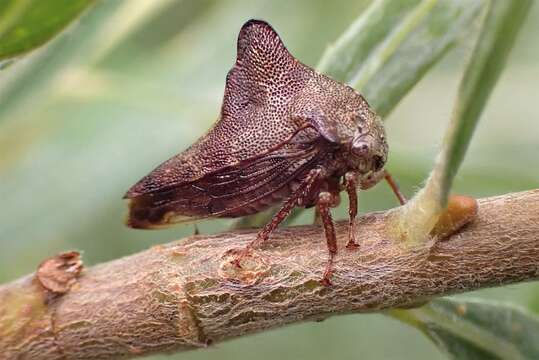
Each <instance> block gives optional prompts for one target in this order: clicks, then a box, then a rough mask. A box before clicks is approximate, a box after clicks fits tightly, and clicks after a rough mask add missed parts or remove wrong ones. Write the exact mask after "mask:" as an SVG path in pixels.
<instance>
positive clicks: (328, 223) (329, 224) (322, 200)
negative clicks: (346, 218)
mask: <svg viewBox="0 0 539 360" xmlns="http://www.w3.org/2000/svg"><path fill="white" fill-rule="evenodd" d="M334 202H335V199H334V195H333V194H331V193H330V192H328V191H322V192H321V193H320V194H319V195H318V202H317V203H316V207H317V209H318V211H319V213H320V218H321V219H322V224H323V225H324V233H325V235H326V241H327V246H328V252H329V259H328V262H327V264H326V270H325V271H324V276H323V278H322V280H321V281H320V282H321V283H322V284H323V285H326V286H329V285H331V281H330V279H331V274H332V273H333V258H334V257H335V254H337V237H336V235H335V226H334V225H333V219H332V218H331V212H330V210H329V209H330V207H331V204H332V203H334Z"/></svg>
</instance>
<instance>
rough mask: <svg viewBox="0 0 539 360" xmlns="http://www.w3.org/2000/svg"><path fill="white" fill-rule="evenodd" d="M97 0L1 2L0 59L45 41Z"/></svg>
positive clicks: (19, 0)
mask: <svg viewBox="0 0 539 360" xmlns="http://www.w3.org/2000/svg"><path fill="white" fill-rule="evenodd" d="M93 3H94V1H93V0H69V1H66V0H47V1H39V0H4V1H1V2H0V61H1V60H3V59H6V58H10V57H13V56H16V55H19V54H21V53H24V52H27V51H29V50H32V49H34V48H35V47H38V46H40V45H41V44H43V43H45V42H46V41H47V40H49V39H50V38H52V37H53V36H54V35H56V34H57V33H58V32H60V31H61V30H62V29H63V28H64V27H66V26H67V25H68V24H69V23H70V22H72V21H73V20H74V19H76V18H77V17H78V16H79V15H80V13H81V12H82V11H83V10H84V9H86V8H87V7H89V6H90V5H91V4H93Z"/></svg>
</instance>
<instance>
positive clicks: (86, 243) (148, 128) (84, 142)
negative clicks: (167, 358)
mask: <svg viewBox="0 0 539 360" xmlns="http://www.w3.org/2000/svg"><path fill="white" fill-rule="evenodd" d="M368 3H369V2H368V1H346V0H334V1H332V2H329V1H323V0H317V1H311V0H300V1H293V2H292V1H269V0H268V1H248V0H232V1H211V0H196V1H195V0H183V1H181V0H154V1H146V0H129V1H127V0H124V1H111V0H109V1H100V2H97V3H96V5H95V6H94V7H92V8H91V9H90V11H88V12H87V13H86V14H85V15H84V16H83V17H82V18H81V19H80V20H78V21H76V23H75V24H72V25H71V26H70V27H69V29H68V30H67V32H66V33H64V34H63V35H62V36H60V37H58V38H56V39H55V40H54V41H53V42H52V43H50V44H49V45H47V46H46V47H45V48H43V49H41V50H38V51H37V52H34V53H32V54H31V55H30V56H26V57H24V58H21V59H19V60H18V61H15V62H14V63H13V64H11V65H10V66H5V68H4V69H3V70H2V71H0V202H1V204H2V206H1V207H0V282H7V281H10V280H13V279H15V278H17V277H19V276H21V275H24V274H26V273H29V272H32V271H33V270H34V269H35V267H36V265H37V264H38V263H39V262H40V261H41V260H42V259H43V258H45V257H48V256H51V255H53V254H55V253H56V252H59V251H63V250H69V249H76V250H80V251H82V252H83V255H84V262H85V264H86V265H87V266H88V265H92V264H95V263H98V262H103V261H108V260H111V259H115V258H118V257H121V256H125V255H128V254H131V253H134V252H137V251H140V250H143V249H146V248H148V247H150V246H152V245H154V244H157V243H161V242H167V241H171V240H175V239H179V238H181V237H183V236H186V235H189V234H191V233H192V232H193V227H192V226H186V227H177V228H173V229H170V230H161V231H140V230H138V231H137V230H131V229H128V228H126V227H125V226H124V225H123V218H124V216H125V203H124V202H123V201H122V199H121V197H122V195H123V194H124V192H125V191H126V190H127V189H128V188H129V186H130V185H132V184H133V183H134V182H135V181H137V180H138V179H139V178H140V177H142V176H143V175H145V174H146V173H147V172H149V171H150V170H151V169H152V168H153V167H155V166H156V165H158V164H159V163H160V162H162V161H163V160H165V159H167V158H169V157H170V156H172V155H174V154H176V153H178V152H179V151H181V150H182V149H184V148H185V147H187V146H188V145H189V144H190V143H191V142H193V141H194V140H195V139H196V138H198V137H199V136H200V135H202V134H203V133H204V132H205V131H206V130H207V129H208V127H210V126H211V124H212V123H213V122H214V121H215V119H216V117H217V114H218V112H219V108H220V102H221V99H222V94H223V88H224V80H225V76H226V73H227V71H228V69H229V68H230V67H231V66H232V64H233V62H234V56H235V41H236V36H237V33H238V31H239V29H240V27H241V25H242V24H243V22H245V21H246V20H247V19H250V18H262V19H265V20H267V21H269V22H270V23H271V24H272V25H273V26H274V27H275V28H276V29H277V31H278V32H279V33H280V34H281V36H282V38H283V40H284V42H285V44H286V45H287V47H288V48H289V50H290V51H291V52H292V53H293V54H294V55H295V56H296V57H297V58H298V59H300V60H301V61H302V62H304V63H306V64H308V65H311V66H314V65H316V63H317V62H318V59H319V58H320V55H321V53H322V51H323V50H324V48H325V47H326V45H328V44H329V43H330V42H331V41H333V40H334V39H336V38H337V36H338V35H339V34H340V33H341V32H342V31H343V30H344V29H346V27H347V26H348V25H349V24H350V23H351V22H352V21H353V20H354V19H355V18H356V17H357V16H358V14H360V13H361V11H362V10H363V9H364V8H365V7H366V6H367V5H368ZM475 30H477V29H476V28H471V29H470V34H473V33H474V31H475ZM538 32H539V7H538V6H534V7H532V13H531V14H530V15H529V18H528V20H527V23H526V25H525V26H524V28H523V30H522V33H521V36H520V37H519V38H518V42H517V44H516V46H515V49H514V51H513V53H512V55H511V57H510V60H509V64H508V66H507V68H506V70H505V72H504V74H503V75H502V78H501V80H500V82H499V84H498V86H497V88H496V90H495V92H494V94H493V96H492V97H491V99H490V102H489V105H488V107H487V110H486V112H485V113H484V115H483V118H482V121H481V122H480V124H479V127H478V129H477V132H476V134H475V137H474V139H473V142H472V146H471V147H470V149H469V152H468V155H467V158H466V160H465V162H464V164H463V166H462V169H461V171H460V173H459V175H458V177H457V179H456V183H455V186H454V191H455V192H458V193H464V194H469V195H472V196H476V197H482V196H491V195H497V194H503V193H507V192H514V191H521V190H526V189H531V188H537V187H539V186H538V185H539V108H538V107H537V105H538V103H537V100H539V86H538V83H539V81H538V80H539V62H538V59H539V42H538V41H537V33H538ZM472 47H473V36H468V37H465V38H463V39H462V41H461V42H460V46H459V47H457V48H455V49H453V50H452V51H451V52H450V53H449V54H448V56H446V58H445V59H444V60H443V61H442V62H441V63H439V64H438V65H436V66H435V68H434V69H432V70H431V71H430V72H429V73H428V74H427V76H426V77H425V78H424V79H423V80H422V81H421V82H420V83H419V85H418V86H416V88H414V89H413V91H412V92H411V93H410V94H409V95H408V96H407V97H406V98H405V99H404V100H403V101H402V103H401V104H400V105H399V106H398V107H397V109H396V110H395V111H394V112H393V113H392V114H391V116H389V118H388V119H386V120H387V121H386V123H387V132H388V138H389V143H390V161H389V165H388V169H390V170H391V172H392V173H393V174H394V176H395V177H396V178H397V179H398V180H399V182H400V184H401V187H402V188H403V190H404V192H405V193H407V194H409V195H410V194H412V193H413V192H414V190H415V189H417V188H418V187H419V186H420V185H421V183H422V181H423V180H424V179H425V177H426V175H427V174H428V171H429V169H430V168H431V166H432V164H433V161H434V158H435V156H436V153H437V149H438V146H439V144H440V142H441V138H442V135H443V131H444V130H445V127H446V124H447V121H448V119H449V117H450V115H451V111H452V106H453V101H454V98H455V93H456V88H457V84H458V81H459V79H460V75H461V73H462V67H463V60H464V59H465V58H466V57H467V56H468V55H467V54H468V53H469V51H470V50H471V48H472ZM343 205H344V206H341V208H339V209H338V210H337V211H336V217H341V218H344V217H345V215H346V209H345V206H346V202H345V204H343ZM395 205H396V203H395V199H394V198H393V196H392V195H391V194H390V192H389V190H388V189H387V186H384V185H381V186H377V187H375V188H374V189H372V190H370V191H368V192H364V193H362V194H361V195H360V207H361V211H363V212H366V211H372V210H381V209H387V208H390V207H392V206H395ZM310 219H311V214H310V213H305V214H303V215H302V216H300V217H299V218H298V219H297V220H296V222H297V223H300V222H306V221H309V220H310ZM229 224H230V221H226V220H217V221H211V222H210V221H209V222H203V223H201V224H200V225H199V227H200V230H201V231H202V232H203V233H207V232H215V231H219V230H221V229H224V228H226V227H227V226H228V225H229ZM461 296H475V297H488V298H490V299H500V300H504V301H509V302H512V303H516V304H521V305H523V306H527V307H530V308H531V309H533V310H535V311H539V286H538V285H537V284H536V283H529V284H521V285H514V286H508V287H504V288H498V289H489V290H483V291H479V292H475V293H472V294H466V295H461ZM253 356H256V357H257V358H258V359H274V358H278V357H283V358H298V357H299V358H309V359H327V358H328V357H329V358H330V357H335V358H339V359H360V358H361V359H443V358H444V357H443V355H441V354H440V353H439V352H438V350H436V348H435V347H434V346H433V345H431V344H430V342H429V341H428V340H427V339H426V338H425V337H424V336H423V335H421V334H419V333H417V332H416V331H415V330H413V329H411V328H408V327H406V326H405V325H402V324H400V323H398V322H396V321H395V320H392V319H389V318H387V317H384V316H382V315H377V314H373V315H348V316H340V317H336V318H333V319H329V320H326V321H324V322H321V323H307V324H302V325H294V326H290V327H287V328H284V329H279V330H275V331H271V332H266V333H263V334H259V335H255V336H250V337H245V338H242V339H239V340H234V341H230V342H228V343H224V344H218V345H216V346H213V347H211V348H210V349H207V350H201V351H196V352H191V353H185V354H177V355H172V358H182V359H203V358H204V359H205V358H209V359H229V358H230V359H236V360H240V359H250V358H252V357H253ZM155 358H159V357H155Z"/></svg>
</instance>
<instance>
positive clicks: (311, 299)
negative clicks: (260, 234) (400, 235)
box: [0, 190, 539, 359]
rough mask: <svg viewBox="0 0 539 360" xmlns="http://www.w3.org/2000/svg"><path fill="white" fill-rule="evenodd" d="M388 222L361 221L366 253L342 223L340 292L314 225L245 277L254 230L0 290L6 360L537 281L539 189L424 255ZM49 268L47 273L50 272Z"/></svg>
mask: <svg viewBox="0 0 539 360" xmlns="http://www.w3.org/2000/svg"><path fill="white" fill-rule="evenodd" d="M386 219H387V213H373V214H368V215H365V216H363V217H362V218H361V219H359V224H358V226H357V229H358V231H359V232H360V237H358V238H360V239H362V241H363V242H362V247H361V248H360V249H359V250H356V251H349V250H346V249H345V248H344V243H345V241H346V234H347V227H346V224H344V223H339V224H337V231H338V235H339V249H340V252H339V254H338V255H337V258H336V264H335V273H334V276H333V278H332V280H333V286H331V287H324V286H321V285H319V282H318V280H319V279H320V278H321V276H322V272H323V270H324V265H325V262H326V259H327V250H326V244H325V240H324V237H323V231H321V229H320V228H318V227H315V226H300V227H291V228H287V229H283V230H280V231H278V232H276V233H275V234H273V236H272V238H271V239H270V240H269V241H268V242H267V244H266V245H265V246H264V247H263V248H262V249H259V250H256V251H255V253H254V255H253V256H252V257H250V258H248V260H247V263H246V264H245V266H244V268H243V269H241V270H237V269H236V268H235V267H234V266H232V265H230V264H229V262H230V260H231V259H232V257H233V253H234V249H239V248H241V247H243V246H244V245H245V244H246V243H247V242H248V241H250V240H252V239H253V237H254V236H255V232H254V230H250V231H238V232H229V233H221V234H217V235H203V236H195V237H190V238H186V239H183V240H181V241H179V242H174V243H171V244H168V245H163V246H155V247H153V248H151V249H150V250H147V251H144V252H141V253H139V254H135V255H132V256H129V257H125V258H122V259H119V260H116V261H112V262H109V263H105V264H101V265H98V266H94V267H92V268H88V269H85V270H83V272H82V273H81V275H80V277H78V278H77V279H76V281H72V279H71V280H69V279H67V280H66V279H64V278H62V277H60V278H59V279H60V280H61V281H60V283H61V284H60V285H62V284H63V285H62V286H60V285H58V286H56V285H55V286H49V285H50V284H55V281H54V280H55V279H56V280H58V279H57V277H55V276H53V275H54V274H53V275H50V274H49V275H50V276H49V278H47V277H46V276H45V275H46V274H41V275H40V274H38V275H37V277H36V275H30V276H27V277H25V278H22V279H20V280H17V281H15V282H13V283H10V284H6V285H3V286H0V359H88V358H92V359H112V358H117V357H121V356H123V357H129V356H134V355H142V354H148V353H151V352H158V351H180V350H188V349H193V348H197V347H203V346H207V345H209V344H210V343H213V342H219V341H223V340H227V339H230V338H234V337H237V336H243V335H246V334H250V333H254V332H257V331H261V330H266V329H270V328H276V327H279V326H283V325H286V324H290V323H295V322H299V321H305V320H319V319H323V318H326V317H328V316H331V315H335V314H343V313H351V312H372V311H378V310H382V309H388V308H393V307H404V306H411V305H413V304H417V303H420V302H423V301H426V300H428V299H430V298H432V297H436V296H443V295H447V294H454V293H459V292H463V291H470V290H475V289H479V288H483V287H490V286H499V285H504V284H509V283H514V282H519V281H526V280H534V279H536V278H537V277H538V274H539V190H532V191H527V192H522V193H516V194H509V195H504V196H499V197H494V198H487V199H482V200H480V201H479V213H478V217H477V218H476V220H475V221H474V222H473V223H471V224H469V225H467V226H466V227H464V228H463V229H462V230H461V231H460V232H458V233H457V234H455V235H453V236H451V237H450V238H449V239H447V240H446V241H438V242H430V243H428V244H423V245H422V246H421V247H420V248H415V249H413V250H405V249H404V248H402V247H401V246H399V245H398V242H397V241H394V240H391V239H389V238H388V235H387V233H386V229H385V227H386ZM71 256H72V253H68V255H67V256H66V255H65V254H64V258H66V257H67V258H70V257H71ZM64 258H60V257H59V258H57V259H56V260H55V261H58V259H64ZM62 261H64V260H62ZM65 263H66V265H65V266H64V268H65V269H67V270H68V271H72V270H73V269H75V270H76V269H77V266H76V264H77V261H74V260H73V259H71V258H70V259H69V260H65ZM52 264H55V263H54V262H53V263H52ZM50 267H51V263H49V262H48V263H45V265H43V264H42V266H41V267H40V271H41V272H45V273H46V272H47V271H42V270H43V269H45V270H46V269H47V268H50ZM53 267H54V266H53ZM57 267H58V266H57ZM75 270H73V271H75ZM75 273H76V271H75ZM57 282H58V281H57ZM71 283H73V284H72V286H71V285H70V286H71V289H70V290H69V287H66V286H65V285H66V284H71ZM48 284H49V285H48ZM64 290H65V291H64ZM63 292H65V293H63ZM62 293H63V294H62Z"/></svg>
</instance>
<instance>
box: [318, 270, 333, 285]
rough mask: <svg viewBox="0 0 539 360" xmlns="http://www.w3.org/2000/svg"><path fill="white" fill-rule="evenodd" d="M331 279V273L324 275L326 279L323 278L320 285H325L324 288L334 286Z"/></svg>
mask: <svg viewBox="0 0 539 360" xmlns="http://www.w3.org/2000/svg"><path fill="white" fill-rule="evenodd" d="M330 277H331V273H330V274H324V277H322V279H320V284H321V285H323V286H331V285H333V284H332V283H331V280H330Z"/></svg>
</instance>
